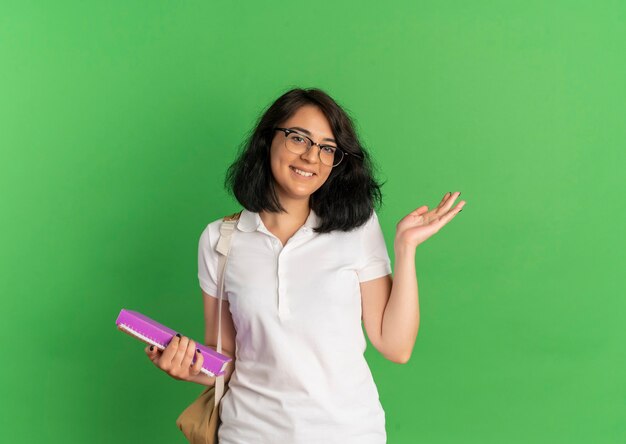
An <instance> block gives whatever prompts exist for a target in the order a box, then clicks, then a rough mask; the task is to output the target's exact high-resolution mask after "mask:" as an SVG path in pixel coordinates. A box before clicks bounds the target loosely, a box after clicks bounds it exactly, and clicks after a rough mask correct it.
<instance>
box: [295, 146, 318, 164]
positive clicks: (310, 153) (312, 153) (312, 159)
mask: <svg viewBox="0 0 626 444" xmlns="http://www.w3.org/2000/svg"><path fill="white" fill-rule="evenodd" d="M316 145H317V146H316ZM316 148H317V149H316ZM321 149H322V147H320V146H319V145H318V144H314V145H311V147H310V148H309V149H308V150H306V151H305V152H304V153H302V155H301V156H300V157H301V158H303V159H306V160H307V161H309V163H317V161H318V160H319V152H318V151H319V150H321Z"/></svg>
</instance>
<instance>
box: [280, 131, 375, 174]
mask: <svg viewBox="0 0 626 444" xmlns="http://www.w3.org/2000/svg"><path fill="white" fill-rule="evenodd" d="M276 130H278V131H282V132H283V133H285V137H289V133H295V134H297V135H299V136H302V137H304V138H305V139H308V140H309V142H311V148H312V147H313V145H317V146H318V148H319V150H318V152H317V155H318V157H319V156H320V153H321V152H322V148H323V147H325V146H327V147H329V148H334V149H336V150H340V151H341V152H342V153H343V154H344V156H345V155H346V154H347V155H348V156H354V157H356V158H357V159H363V156H361V155H359V154H353V153H349V152H347V151H346V150H344V149H341V148H339V147H338V146H334V145H321V144H319V143H317V142H314V141H313V139H311V138H310V137H309V136H307V135H306V134H302V133H301V132H300V131H297V130H293V129H290V128H278V127H277V128H274V131H276ZM311 148H309V149H311ZM307 151H308V150H307ZM305 152H306V151H305ZM321 160H322V159H321V158H320V161H321ZM342 161H343V157H342V158H341V160H340V161H339V163H338V164H337V165H340V164H341V162H342ZM337 165H333V166H332V168H335V167H336V166H337Z"/></svg>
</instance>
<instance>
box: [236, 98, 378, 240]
mask: <svg viewBox="0 0 626 444" xmlns="http://www.w3.org/2000/svg"><path fill="white" fill-rule="evenodd" d="M304 105H315V106H317V107H318V108H319V109H320V110H321V111H322V112H323V113H324V115H325V116H326V118H327V119H328V121H329V123H330V127H331V128H332V132H333V135H334V138H335V140H336V141H337V145H338V146H339V147H340V148H341V149H343V150H344V151H346V152H348V153H352V154H357V155H359V156H360V157H361V158H357V157H355V156H351V155H345V156H344V158H343V160H342V162H341V163H340V164H339V165H337V166H336V167H333V169H332V170H331V173H330V175H329V176H328V179H326V182H325V183H324V184H323V185H322V186H321V187H320V188H319V189H318V190H317V191H315V193H313V194H312V195H311V198H310V202H309V205H310V207H311V208H312V209H313V210H314V211H315V213H316V214H317V216H318V217H319V219H320V220H319V225H318V227H316V228H315V231H316V232H317V233H328V232H331V231H333V230H340V231H350V230H352V229H354V228H356V227H359V226H361V225H362V224H364V223H365V222H366V221H367V220H368V219H369V218H370V217H371V215H372V212H373V211H374V209H375V207H378V206H379V205H381V204H382V193H381V187H382V185H384V183H378V182H377V181H376V179H375V178H374V177H373V176H374V175H373V164H372V161H371V158H370V155H369V153H368V152H367V151H366V150H365V148H364V147H363V145H362V144H361V142H360V141H359V138H358V136H357V134H356V131H355V129H354V124H353V122H352V119H351V118H350V116H349V115H348V114H347V112H346V111H345V110H344V109H342V108H341V106H339V105H338V104H337V102H335V100H333V99H332V98H331V97H330V96H329V95H328V94H327V93H326V92H324V91H322V90H321V89H319V88H309V89H302V88H294V89H291V90H289V91H287V92H286V93H284V94H283V95H281V96H280V97H279V98H278V99H276V101H275V102H274V103H272V105H271V106H270V107H269V108H267V110H266V111H265V112H264V113H263V115H262V116H261V117H260V118H259V119H258V121H257V124H256V127H255V129H254V131H253V132H252V133H251V135H250V136H249V137H248V138H247V139H246V141H245V142H244V144H243V149H241V150H240V153H239V155H238V157H237V159H236V160H235V161H234V162H233V163H232V164H231V165H230V166H229V167H228V171H227V173H226V179H225V181H224V184H225V187H226V189H227V190H228V191H229V192H230V193H231V194H233V195H234V197H235V198H236V199H237V201H238V202H239V203H240V204H241V205H242V206H243V207H244V208H246V209H247V210H248V211H252V212H261V211H269V212H282V211H286V210H285V209H284V208H283V207H282V206H281V205H280V202H279V200H278V196H277V195H276V191H275V189H274V177H273V175H272V170H271V166H270V159H269V152H270V147H271V144H272V140H273V138H274V134H275V128H276V126H278V125H279V124H280V123H281V122H283V121H285V120H287V119H289V118H290V117H291V116H292V115H293V114H294V113H295V112H296V111H297V110H298V109H299V108H300V107H302V106H304Z"/></svg>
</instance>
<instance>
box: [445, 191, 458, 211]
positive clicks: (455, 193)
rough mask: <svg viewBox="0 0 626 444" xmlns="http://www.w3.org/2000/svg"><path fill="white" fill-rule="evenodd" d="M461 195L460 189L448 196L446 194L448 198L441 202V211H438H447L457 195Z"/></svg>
mask: <svg viewBox="0 0 626 444" xmlns="http://www.w3.org/2000/svg"><path fill="white" fill-rule="evenodd" d="M460 195H461V192H460V191H455V192H454V193H452V194H451V195H450V196H448V199H447V200H446V202H445V203H444V204H443V206H442V207H441V211H440V213H445V212H447V211H448V210H449V209H450V208H451V207H452V205H454V201H455V200H456V199H457V197H459V196H460Z"/></svg>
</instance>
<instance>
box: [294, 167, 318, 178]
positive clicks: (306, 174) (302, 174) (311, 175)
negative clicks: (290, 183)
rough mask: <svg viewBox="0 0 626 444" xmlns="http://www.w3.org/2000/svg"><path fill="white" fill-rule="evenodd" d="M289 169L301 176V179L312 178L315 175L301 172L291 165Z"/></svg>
mask: <svg viewBox="0 0 626 444" xmlns="http://www.w3.org/2000/svg"><path fill="white" fill-rule="evenodd" d="M289 168H290V169H291V171H293V172H294V173H296V174H298V175H299V176H302V177H313V176H315V175H316V174H315V173H311V172H308V171H303V170H301V169H299V168H296V167H293V166H291V165H290V166H289Z"/></svg>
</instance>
